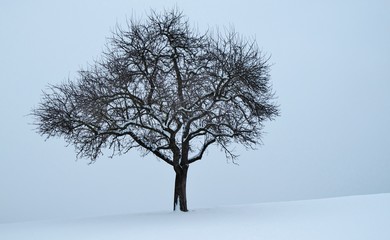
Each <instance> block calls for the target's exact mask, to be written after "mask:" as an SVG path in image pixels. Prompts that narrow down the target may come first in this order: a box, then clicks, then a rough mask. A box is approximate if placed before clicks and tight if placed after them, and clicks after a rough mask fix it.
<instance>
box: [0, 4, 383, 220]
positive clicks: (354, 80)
mask: <svg viewBox="0 0 390 240" xmlns="http://www.w3.org/2000/svg"><path fill="white" fill-rule="evenodd" d="M174 6H176V7H178V8H179V9H181V10H182V11H183V12H184V14H185V15H186V16H188V18H189V21H190V22H191V23H192V24H193V26H194V27H196V28H198V29H199V31H205V30H206V29H209V28H216V27H219V28H223V27H232V26H234V28H235V30H236V31H237V32H239V33H241V34H242V35H244V36H246V37H248V38H251V39H253V38H254V39H256V41H257V42H258V45H259V46H260V48H261V49H262V50H263V52H264V53H267V54H268V55H270V56H271V60H270V61H271V62H272V64H273V66H272V70H271V81H272V83H273V89H274V91H275V92H276V96H277V102H278V104H280V109H281V116H280V117H278V118H276V119H275V121H273V122H266V123H265V128H264V131H265V133H264V136H263V143H264V144H263V145H262V146H260V147H259V148H258V149H257V150H246V149H245V148H242V147H240V146H237V147H236V153H237V154H239V155H240V158H239V161H238V164H239V165H235V164H233V163H231V162H227V161H226V160H225V158H224V153H223V152H220V151H219V150H218V149H216V148H211V149H210V150H209V151H208V153H207V155H206V156H205V157H204V159H203V160H201V161H199V162H197V163H194V164H193V165H191V167H190V169H189V177H188V189H187V190H188V204H189V208H190V209H195V208H205V207H213V206H221V205H229V204H240V203H258V202H267V201H284V200H297V199H312V198H324V197H333V196H345V195H355V194H370V193H382V192H390V148H389V146H390V126H389V123H390V72H389V69H390V44H389V43H390V31H389V29H390V15H389V14H388V13H389V12H390V2H389V1H385V0H383V1H368V0H367V1H335V0H334V1H333V0H332V1H322V2H317V1H315V2H314V1H303V0H301V1H294V2H291V1H287V0H286V1H264V0H262V1H244V0H243V1H235V2H226V1H204V0H199V1H182V2H179V1H157V0H154V1H153V0H149V1H119V0H113V1H106V2H104V3H103V2H100V1H75V0H70V1H66V2H61V3H54V2H52V1H11V0H5V1H2V3H1V4H0V31H1V38H0V56H1V57H0V80H1V94H0V109H1V117H0V131H1V136H0V146H1V147H0V149H1V154H0V159H1V162H0V163H1V166H0V222H8V221H21V220H34V219H44V218H57V217H61V218H62V217H78V216H96V215H110V214H118V213H131V212H148V211H162V210H170V209H171V208H172V206H173V184H174V171H173V169H172V168H171V167H170V166H169V165H167V164H166V163H164V162H161V161H158V160H157V159H156V158H155V157H153V156H147V157H141V156H140V155H139V153H138V152H136V151H133V152H130V153H129V154H127V155H124V156H121V157H115V158H112V159H111V158H109V155H105V156H102V157H100V158H99V159H98V160H97V162H96V163H94V164H92V165H88V163H89V160H87V159H79V160H77V161H76V156H75V151H74V149H73V147H72V146H67V145H66V143H65V141H64V140H63V139H48V140H47V141H45V139H44V138H43V137H41V136H39V135H38V134H37V133H36V132H35V131H34V126H33V125H31V123H32V122H33V119H32V118H31V116H29V115H28V114H29V113H30V111H31V109H32V108H34V107H36V106H37V105H38V103H39V101H40V98H41V96H42V95H41V94H42V90H44V89H45V88H46V87H47V86H48V84H56V83H60V82H62V81H64V80H66V79H67V78H70V79H72V78H74V77H75V76H76V74H77V70H79V69H80V68H81V67H83V66H87V64H88V63H91V62H93V60H94V59H96V58H97V57H98V56H99V55H100V53H101V51H102V49H103V48H104V44H105V43H106V38H107V37H110V35H111V30H112V29H113V28H114V27H115V25H116V24H119V25H123V24H125V22H126V17H131V16H136V17H138V18H142V17H145V16H146V15H147V14H148V13H149V10H150V9H151V8H153V9H155V10H157V11H161V10H163V9H164V8H165V9H170V8H172V7H174Z"/></svg>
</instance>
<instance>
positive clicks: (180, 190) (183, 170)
mask: <svg viewBox="0 0 390 240" xmlns="http://www.w3.org/2000/svg"><path fill="white" fill-rule="evenodd" d="M173 168H174V170H175V172H176V178H175V195H174V201H173V211H176V207H177V205H179V207H180V211H182V212H188V209H187V191H186V186H187V172H188V165H184V166H181V165H176V166H174V167H173Z"/></svg>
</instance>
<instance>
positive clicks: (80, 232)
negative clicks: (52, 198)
mask: <svg viewBox="0 0 390 240" xmlns="http://www.w3.org/2000/svg"><path fill="white" fill-rule="evenodd" d="M0 239H7V240H13V239H18V240H20V239H29V240H31V239H37V240H38V239H39V240H44V239H50V240H56V239H57V240H63V239H71V240H77V239H82V240H86V239H94V240H97V239H113V240H121V239H146V240H149V239H153V240H155V239H170V240H174V239H187V240H192V239H224V240H225V239H267V240H272V239H275V240H281V239H286V240H287V239H288V240H291V239H299V240H305V239H310V240H314V239H315V240H320V239H332V240H337V239H343V240H345V239H354V240H357V239H375V240H381V239H383V240H385V239H386V240H388V239H390V193H387V194H377V195H364V196H352V197H342V198H331V199H319V200H307V201H294V202H280V203H263V204H257V205H242V206H231V207H221V208H215V209H200V210H194V211H191V212H189V213H179V212H165V213H145V214H130V215H122V216H108V217H99V218H87V219H77V220H56V221H42V222H24V223H4V224H0Z"/></svg>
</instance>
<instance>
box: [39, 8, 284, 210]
mask: <svg viewBox="0 0 390 240" xmlns="http://www.w3.org/2000/svg"><path fill="white" fill-rule="evenodd" d="M267 61H268V58H266V57H265V56H264V55H263V54H262V53H261V51H260V50H259V49H258V47H257V45H256V43H255V41H247V40H245V39H243V38H242V37H240V36H239V35H238V34H237V33H236V32H234V31H229V32H227V33H224V34H221V33H214V34H213V33H210V32H208V33H205V34H199V33H198V32H197V31H194V30H192V29H191V28H190V26H189V24H188V20H187V19H186V18H185V17H184V16H183V14H182V13H181V12H179V11H177V10H173V11H166V12H163V13H161V14H157V13H155V12H152V13H151V14H150V16H149V17H148V19H147V20H146V21H144V22H141V21H136V20H130V21H129V22H128V24H127V28H125V29H124V28H121V27H117V28H116V30H115V31H114V32H113V36H112V37H111V38H110V39H109V41H108V44H107V47H106V50H105V51H104V52H103V54H102V57H101V58H100V59H99V60H97V61H95V62H94V64H92V65H91V66H89V67H88V68H87V69H86V70H83V69H82V70H80V71H79V77H78V78H77V79H76V80H75V81H70V80H68V81H67V82H65V83H63V84H59V85H51V86H50V87H49V90H48V91H46V92H44V95H43V99H42V101H41V103H40V104H39V106H38V107H37V108H36V109H34V110H33V111H32V115H33V116H34V117H35V124H36V125H37V130H38V132H39V133H40V134H42V135H45V136H47V137H48V138H49V137H53V136H59V137H63V138H64V139H65V140H66V141H67V142H68V143H70V144H72V145H74V146H75V148H76V151H77V153H78V157H86V158H89V159H91V161H92V162H93V161H95V160H96V158H97V157H98V156H99V155H101V154H102V150H103V149H111V150H112V153H113V155H116V154H124V153H127V152H128V151H129V150H131V149H134V148H135V149H140V150H142V151H143V152H144V153H145V154H147V153H152V154H154V155H155V156H157V157H158V158H159V159H161V160H163V161H164V162H166V163H167V164H169V165H171V166H172V167H173V169H174V171H175V172H176V180H175V190H174V210H175V209H176V207H177V205H179V207H180V210H181V211H187V198H186V182H187V171H188V167H189V165H190V164H192V163H194V162H196V161H198V160H201V159H202V157H203V155H204V153H205V151H206V149H207V148H208V147H209V146H210V145H212V144H216V145H217V146H219V147H220V148H221V149H222V150H223V151H224V152H225V153H226V157H227V158H230V159H232V160H233V161H234V159H235V158H236V155H235V154H234V153H233V152H232V151H231V144H232V143H239V144H242V145H244V146H246V147H250V148H252V147H254V146H255V145H257V144H259V143H260V141H261V134H262V128H263V122H264V121H265V120H272V119H273V118H274V117H275V116H277V115H278V107H277V106H276V105H275V103H274V102H272V101H273V93H272V90H271V87H270V83H269V79H270V76H269V64H268V63H267Z"/></svg>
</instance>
